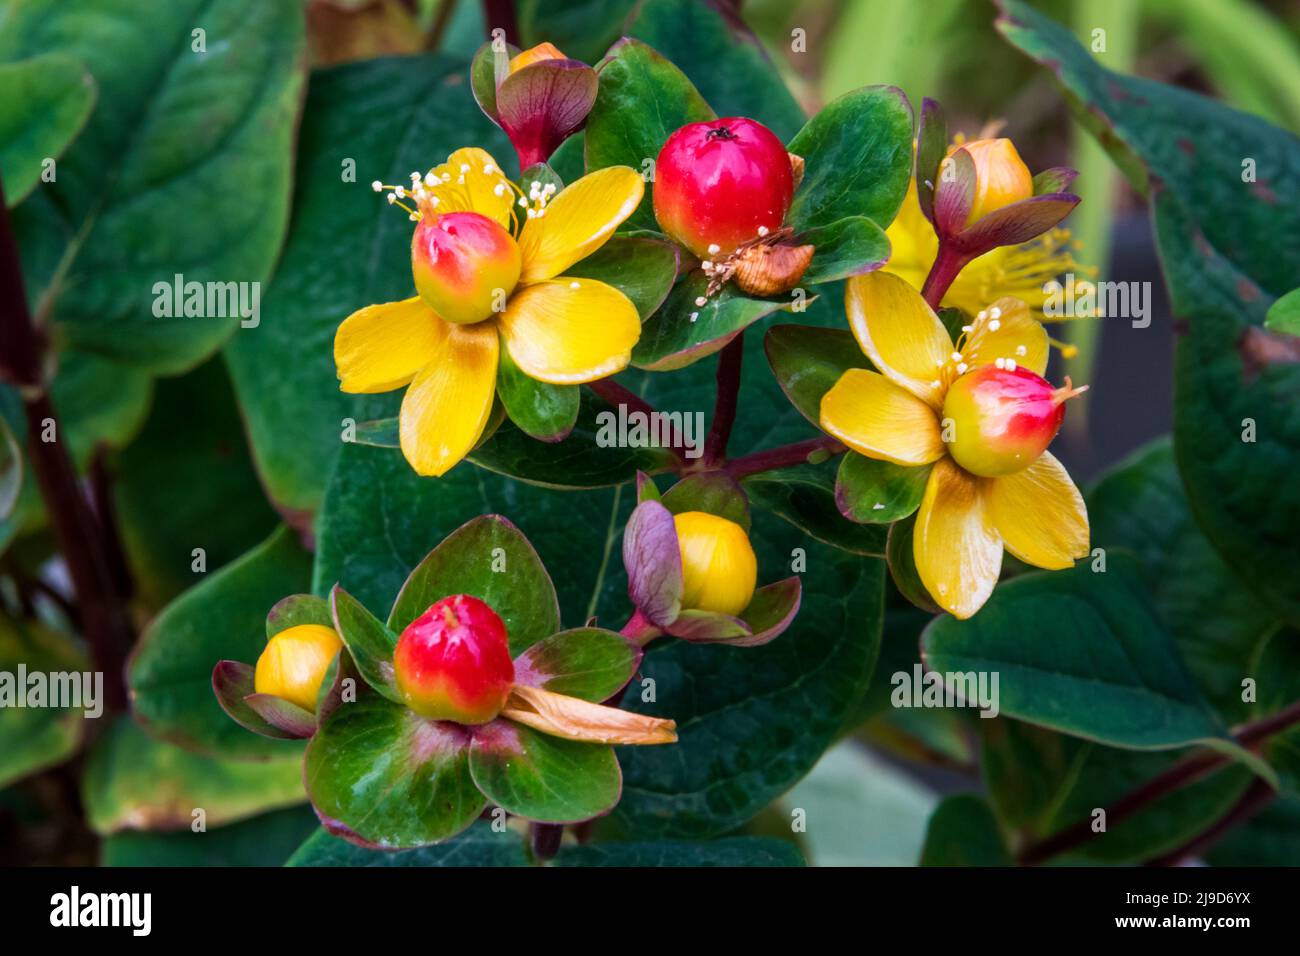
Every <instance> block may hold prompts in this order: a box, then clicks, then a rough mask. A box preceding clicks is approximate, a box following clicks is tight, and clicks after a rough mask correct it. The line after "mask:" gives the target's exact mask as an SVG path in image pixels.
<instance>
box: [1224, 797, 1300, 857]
mask: <svg viewBox="0 0 1300 956" xmlns="http://www.w3.org/2000/svg"><path fill="white" fill-rule="evenodd" d="M1205 861H1206V862H1207V863H1209V864H1210V865H1211V866H1295V865H1296V864H1297V862H1298V861H1300V797H1283V798H1281V799H1279V800H1278V801H1277V802H1275V803H1273V804H1272V805H1271V806H1268V807H1265V808H1264V810H1263V812H1261V813H1260V814H1259V815H1258V816H1256V817H1254V818H1252V819H1250V820H1247V821H1245V822H1244V823H1242V824H1240V825H1239V826H1237V827H1235V828H1234V829H1233V830H1231V831H1230V832H1229V833H1228V834H1227V835H1226V836H1225V837H1224V838H1223V839H1222V840H1221V841H1220V842H1219V843H1217V844H1216V845H1215V846H1213V847H1211V848H1210V850H1209V851H1208V852H1207V853H1206V854H1205Z"/></svg>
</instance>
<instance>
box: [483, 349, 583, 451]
mask: <svg viewBox="0 0 1300 956" xmlns="http://www.w3.org/2000/svg"><path fill="white" fill-rule="evenodd" d="M579 391H580V389H579V388H578V386H577V385H550V384H548V383H546V382H539V381H537V379H535V378H532V377H530V376H528V375H525V374H524V373H523V372H522V371H520V369H519V366H518V365H516V364H515V360H514V359H512V358H511V357H510V352H509V350H508V349H502V350H501V358H500V360H499V364H498V365H497V395H498V397H499V398H500V399H501V404H502V405H504V406H505V410H506V414H507V415H509V416H510V420H511V421H512V422H514V423H515V424H516V425H517V426H518V427H519V430H520V431H522V432H523V433H524V434H525V435H527V436H528V437H529V438H535V439H537V440H538V441H546V442H557V441H563V440H564V439H565V438H566V437H568V434H569V432H571V431H573V426H574V423H576V422H577V420H578V393H579Z"/></svg>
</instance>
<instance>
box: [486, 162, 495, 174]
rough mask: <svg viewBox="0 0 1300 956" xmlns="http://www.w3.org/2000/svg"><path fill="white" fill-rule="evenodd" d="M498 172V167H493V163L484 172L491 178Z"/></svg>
mask: <svg viewBox="0 0 1300 956" xmlns="http://www.w3.org/2000/svg"><path fill="white" fill-rule="evenodd" d="M496 171H497V168H496V166H494V165H492V164H491V163H488V164H487V165H485V166H484V167H483V172H485V173H487V174H488V175H489V176H491V175H492V174H493V173H495V172H496Z"/></svg>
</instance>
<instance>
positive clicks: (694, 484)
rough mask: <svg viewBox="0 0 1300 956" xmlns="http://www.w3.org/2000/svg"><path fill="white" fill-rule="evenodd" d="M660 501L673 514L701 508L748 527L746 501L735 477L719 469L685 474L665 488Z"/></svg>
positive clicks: (746, 528) (747, 528) (747, 506)
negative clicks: (697, 473)
mask: <svg viewBox="0 0 1300 956" xmlns="http://www.w3.org/2000/svg"><path fill="white" fill-rule="evenodd" d="M660 500H661V501H662V502H663V506H664V507H665V508H667V509H668V510H669V511H671V512H672V513H673V514H675V515H679V514H683V513H684V512H687V511H703V512H704V513H706V514H711V515H717V516H718V517H719V518H726V519H727V520H728V521H733V522H735V523H736V524H738V525H740V526H741V527H742V528H744V529H745V530H746V531H748V530H749V526H750V521H749V501H748V499H747V498H746V497H745V493H744V491H742V490H741V487H740V485H739V484H737V483H736V480H735V479H734V478H732V477H730V476H729V475H726V474H724V473H722V472H718V471H715V472H705V473H704V474H700V475H687V476H686V477H685V478H683V479H682V480H681V481H679V482H677V483H676V484H674V485H673V486H672V487H671V488H669V489H668V490H667V491H665V492H664V495H663V498H662V499H660Z"/></svg>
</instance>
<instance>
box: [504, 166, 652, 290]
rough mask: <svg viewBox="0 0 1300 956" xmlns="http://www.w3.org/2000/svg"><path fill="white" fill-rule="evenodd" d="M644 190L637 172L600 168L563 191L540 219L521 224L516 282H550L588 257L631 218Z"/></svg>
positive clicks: (623, 167)
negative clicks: (519, 267)
mask: <svg viewBox="0 0 1300 956" xmlns="http://www.w3.org/2000/svg"><path fill="white" fill-rule="evenodd" d="M644 192H645V183H643V182H642V181H641V176H640V174H639V173H637V172H636V171H635V170H633V169H631V168H630V167H628V166H609V167H606V168H605V169H598V170H596V171H595V172H594V173H588V174H587V175H586V176H583V177H582V178H581V179H579V180H578V181H577V182H576V183H574V184H573V185H572V186H569V187H568V188H567V189H563V190H561V191H560V193H559V195H557V196H556V197H555V198H554V199H552V200H551V202H550V204H549V205H548V206H547V207H546V209H545V211H544V212H543V214H542V215H540V216H538V217H536V218H534V219H529V220H528V221H527V222H525V223H524V228H523V231H522V232H520V234H519V248H520V250H522V252H523V254H524V271H523V273H522V274H521V275H520V276H519V281H520V282H537V281H538V280H540V279H550V278H553V277H554V276H558V275H559V274H560V273H561V272H563V271H564V270H565V269H567V268H568V267H569V266H571V265H573V264H574V263H575V262H577V261H578V260H580V259H585V258H586V257H587V256H589V255H591V254H592V253H593V252H595V251H596V250H597V249H599V248H600V247H601V246H603V245H604V244H605V240H607V239H608V238H609V237H610V236H612V235H613V234H614V230H615V229H617V228H618V227H619V225H620V224H621V223H622V222H623V220H624V219H626V218H627V217H628V216H630V215H632V213H633V212H634V211H635V210H636V206H637V203H639V202H640V201H641V195H642V194H643V193H644Z"/></svg>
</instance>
